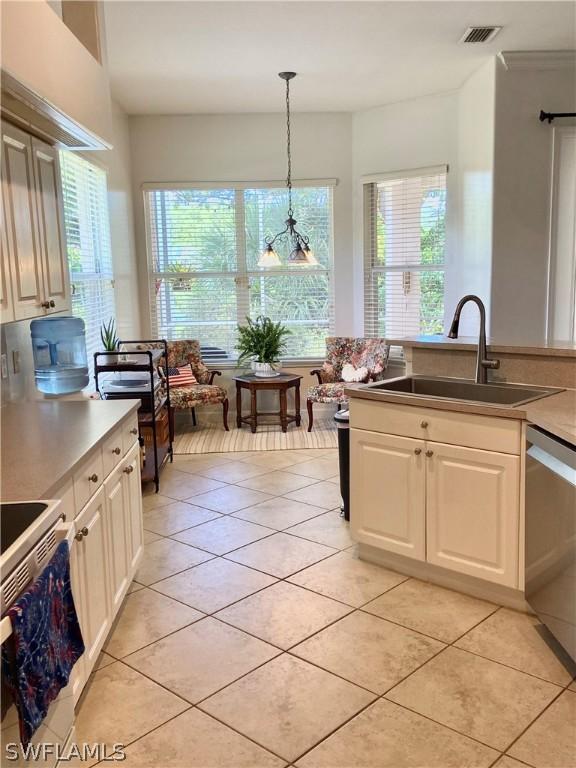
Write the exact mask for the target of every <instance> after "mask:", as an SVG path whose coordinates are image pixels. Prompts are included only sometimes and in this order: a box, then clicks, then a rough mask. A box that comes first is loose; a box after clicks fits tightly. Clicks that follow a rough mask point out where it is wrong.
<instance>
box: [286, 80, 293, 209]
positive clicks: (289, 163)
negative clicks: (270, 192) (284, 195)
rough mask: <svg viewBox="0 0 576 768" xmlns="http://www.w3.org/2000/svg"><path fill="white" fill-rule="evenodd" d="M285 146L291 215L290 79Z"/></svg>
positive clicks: (287, 93)
mask: <svg viewBox="0 0 576 768" xmlns="http://www.w3.org/2000/svg"><path fill="white" fill-rule="evenodd" d="M286 148H287V155H288V176H287V177H286V186H287V187H288V216H292V214H293V211H292V153H291V149H290V80H288V79H287V80H286Z"/></svg>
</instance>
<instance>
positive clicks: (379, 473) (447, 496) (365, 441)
mask: <svg viewBox="0 0 576 768" xmlns="http://www.w3.org/2000/svg"><path fill="white" fill-rule="evenodd" d="M382 406H383V407H380V404H374V403H371V402H369V401H355V400H352V403H351V424H352V425H353V426H352V429H351V514H350V518H351V520H350V522H351V530H352V535H353V537H354V539H355V540H356V541H358V542H359V543H360V544H361V545H369V546H371V547H373V548H375V549H379V550H381V551H383V552H389V553H393V554H394V555H403V556H405V557H408V558H412V559H415V560H419V561H420V562H421V563H429V564H430V565H433V566H440V567H442V568H445V569H447V570H450V571H456V572H458V573H461V574H466V575H468V576H474V577H476V578H479V579H482V580H484V581H489V582H492V583H495V584H500V585H504V586H507V587H512V588H518V586H519V576H518V570H519V544H520V541H519V539H520V515H521V495H520V478H521V471H522V469H521V461H520V455H519V450H520V448H519V447H518V448H517V449H516V450H517V451H518V453H515V452H514V451H515V447H516V446H517V445H518V446H519V441H517V440H516V432H517V431H518V432H520V429H521V428H520V422H518V421H515V420H507V419H500V420H497V419H495V418H494V417H492V416H489V417H486V421H484V419H483V417H482V416H477V415H475V416H474V420H473V422H470V421H466V420H464V421H463V423H462V425H461V429H460V430H459V431H457V430H456V429H455V426H456V422H455V419H454V416H455V414H453V413H444V412H442V411H440V410H436V411H432V410H431V409H420V408H417V407H415V406H401V407H399V408H398V410H396V409H395V406H394V405H392V404H389V403H384V404H382ZM370 409H372V410H373V413H372V416H371V415H370ZM494 421H498V422H500V421H502V422H504V424H503V425H501V424H500V423H498V424H496V429H495V430H494V442H495V444H496V445H497V446H499V447H500V446H501V447H505V448H506V450H507V452H501V451H498V450H486V449H484V448H479V447H469V444H470V443H478V444H480V445H482V446H487V445H490V433H491V428H492V426H493V422H494ZM386 428H388V429H393V430H394V434H388V433H386V432H385V431H384V429H386ZM380 430H382V431H380ZM403 430H405V435H404V436H402V435H401V434H398V433H401V432H402V431H403ZM418 433H420V434H422V437H421V439H418V438H416V437H415V434H418ZM429 433H433V434H434V435H437V434H438V435H440V434H442V435H445V434H450V435H451V436H452V439H453V440H454V441H455V442H456V440H458V441H460V444H459V445H457V444H448V443H445V442H441V441H438V440H431V439H430V435H429ZM419 567H420V566H419ZM421 573H424V572H423V571H421Z"/></svg>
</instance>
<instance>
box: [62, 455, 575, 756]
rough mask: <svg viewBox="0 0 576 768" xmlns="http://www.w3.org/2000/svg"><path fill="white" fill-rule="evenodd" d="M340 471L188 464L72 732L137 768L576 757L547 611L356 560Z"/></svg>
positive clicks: (278, 464)
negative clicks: (502, 604)
mask: <svg viewBox="0 0 576 768" xmlns="http://www.w3.org/2000/svg"><path fill="white" fill-rule="evenodd" d="M337 471H338V466H337V460H336V452H335V451H333V450H318V451H314V450H309V451H304V450H300V451H276V452H263V453H243V454H238V453H234V454H217V455H212V454H211V455H207V456H178V457H176V459H175V461H174V464H173V465H172V466H168V467H167V468H166V469H165V470H164V472H163V475H162V480H161V493H160V494H154V493H152V492H147V493H146V495H145V497H144V508H145V514H144V526H145V529H146V554H145V559H144V562H143V565H142V567H141V569H140V571H139V573H138V574H137V577H136V581H135V582H134V583H133V585H132V587H131V590H130V594H129V595H128V596H127V598H126V601H125V604H124V606H123V608H122V610H121V613H120V616H119V618H118V620H117V622H116V625H115V627H114V629H113V631H112V633H111V635H110V637H109V639H108V642H107V644H106V646H105V649H104V652H103V653H102V655H101V657H100V659H99V661H98V665H97V669H96V671H95V672H94V674H93V676H92V680H91V681H90V683H89V685H88V686H87V689H86V692H85V694H84V696H83V698H82V700H81V702H80V705H79V708H78V713H77V741H79V742H83V741H85V742H104V743H107V744H110V745H111V744H114V743H118V742H121V743H124V744H126V745H127V750H126V755H127V759H126V762H125V763H124V764H125V765H127V766H128V767H129V768H138V767H139V766H154V768H283V767H285V766H297V768H465V767H466V768H484V767H485V768H489V766H495V767H497V768H522V766H524V767H526V766H531V767H532V768H576V683H574V682H573V670H570V671H569V670H568V669H567V667H566V666H565V665H564V664H563V663H561V661H560V660H559V659H558V657H557V656H556V655H555V654H554V653H553V652H552V651H551V649H550V648H549V647H548V645H547V644H546V642H545V641H544V639H543V637H542V634H541V632H540V631H539V630H541V627H539V625H538V622H537V620H536V619H534V618H533V617H530V616H527V615H524V614H519V613H516V612H514V611H510V610H508V609H504V608H499V607H498V606H496V605H493V604H491V603H488V602H485V601H482V600H477V599H474V598H471V597H467V596H465V595H461V594H458V593H455V592H451V591H449V590H446V589H442V588H440V587H436V586H433V585H431V584H426V583H423V582H420V581H417V580H415V579H408V578H406V577H405V576H403V575H402V574H399V573H394V572H392V571H389V570H386V569H384V568H380V567H378V566H375V565H371V564H369V563H365V562H362V561H360V560H359V559H358V558H357V557H356V554H355V549H354V546H353V542H352V539H351V538H350V534H349V531H348V527H347V524H346V523H345V522H344V521H343V520H342V518H341V517H340V515H339V511H338V508H337V507H338V504H339V496H338V484H337ZM88 765H89V764H88Z"/></svg>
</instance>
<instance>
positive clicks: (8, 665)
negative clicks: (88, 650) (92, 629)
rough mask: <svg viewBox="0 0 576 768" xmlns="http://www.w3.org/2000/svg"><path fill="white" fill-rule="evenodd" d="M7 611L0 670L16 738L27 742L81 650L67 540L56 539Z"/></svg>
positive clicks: (62, 686)
mask: <svg viewBox="0 0 576 768" xmlns="http://www.w3.org/2000/svg"><path fill="white" fill-rule="evenodd" d="M7 615H8V616H10V620H11V622H12V635H11V636H10V637H9V638H8V640H6V642H5V643H4V644H3V646H2V671H3V674H4V678H5V680H6V682H7V685H8V688H9V690H10V693H11V694H12V698H13V699H14V702H15V704H16V708H17V710H18V715H19V718H20V740H21V742H22V744H23V745H24V746H26V744H28V743H29V742H30V739H31V738H32V736H33V734H34V733H35V731H36V729H37V728H38V726H39V725H40V723H41V722H42V720H44V718H45V717H46V714H47V712H48V707H49V706H50V703H51V702H52V701H54V699H55V698H56V697H57V696H58V694H59V692H60V691H61V690H62V688H64V687H65V686H66V685H67V684H68V680H69V678H70V673H71V671H72V667H73V666H74V664H75V663H76V661H77V660H78V659H79V658H80V656H81V655H82V654H83V653H84V642H83V640H82V633H81V630H80V625H79V623H78V617H77V615H76V608H75V606H74V598H73V596H72V588H71V585H70V553H69V550H68V542H67V541H62V542H60V544H59V545H58V547H57V548H56V551H55V552H54V555H53V556H52V558H51V560H50V562H49V563H48V565H47V566H46V568H45V569H44V570H43V571H42V573H41V574H40V576H39V577H38V578H37V579H36V581H35V582H34V583H33V584H32V585H31V586H30V587H29V588H28V590H27V591H26V592H24V593H23V594H22V595H21V596H20V597H19V598H18V600H17V601H16V602H15V603H14V604H13V605H11V606H10V608H9V609H8V612H7Z"/></svg>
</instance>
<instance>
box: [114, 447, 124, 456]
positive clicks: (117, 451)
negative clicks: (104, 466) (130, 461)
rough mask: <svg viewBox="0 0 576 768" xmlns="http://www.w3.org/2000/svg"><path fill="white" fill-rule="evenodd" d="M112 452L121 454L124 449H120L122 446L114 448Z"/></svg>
mask: <svg viewBox="0 0 576 768" xmlns="http://www.w3.org/2000/svg"><path fill="white" fill-rule="evenodd" d="M112 453H115V454H116V456H120V454H121V453H122V451H121V450H120V448H112Z"/></svg>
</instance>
